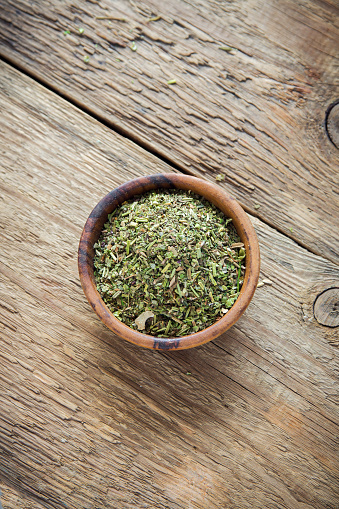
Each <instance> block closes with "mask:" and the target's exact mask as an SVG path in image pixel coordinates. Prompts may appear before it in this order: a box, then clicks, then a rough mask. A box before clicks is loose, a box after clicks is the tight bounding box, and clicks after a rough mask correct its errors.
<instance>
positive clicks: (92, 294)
mask: <svg viewBox="0 0 339 509" xmlns="http://www.w3.org/2000/svg"><path fill="white" fill-rule="evenodd" d="M169 188H176V189H183V190H186V191H188V190H192V191H193V192H195V193H196V194H199V195H201V196H204V197H205V198H206V199H207V200H208V201H210V202H211V203H213V204H214V205H215V206H216V207H218V208H219V209H220V210H221V211H222V212H223V213H224V214H225V215H226V216H227V217H231V218H232V219H233V224H234V226H235V228H236V229H237V232H238V234H239V236H240V238H241V241H242V242H243V243H244V245H245V249H246V271H245V278H244V283H243V285H242V288H241V291H240V294H239V297H238V299H237V300H236V302H235V303H234V304H233V306H232V307H231V309H230V310H229V311H228V312H227V313H226V314H225V315H224V316H223V317H222V318H221V319H220V320H218V321H217V322H216V323H214V324H213V325H211V326H210V327H208V328H206V329H204V330H201V331H199V332H196V333H194V334H190V335H188V336H182V337H178V338H157V337H154V336H150V335H147V334H142V333H140V332H138V331H136V330H133V329H131V328H130V327H128V326H127V325H125V324H123V323H122V322H120V320H118V319H117V318H115V316H114V315H113V314H112V313H111V312H110V310H109V309H108V307H107V306H106V304H105V303H104V301H103V300H102V299H101V297H100V294H99V292H98V291H97V288H96V283H95V278H94V272H93V258H94V248H93V246H94V244H95V243H96V242H97V240H98V238H99V236H100V233H101V230H102V229H103V226H104V223H105V222H106V221H107V216H108V214H110V213H111V212H113V210H114V209H115V208H116V207H117V206H118V205H120V204H121V203H123V202H124V201H126V200H128V199H130V198H132V197H133V196H136V195H138V194H142V193H145V192H147V191H150V190H152V189H169ZM78 267H79V275H80V281H81V285H82V288H83V290H84V293H85V295H86V297H87V300H88V302H89V303H90V305H91V306H92V308H93V309H94V311H95V312H96V314H97V315H98V316H99V318H100V319H101V320H102V321H103V323H104V324H105V325H106V326H107V327H108V328H109V329H111V330H112V331H113V332H114V333H115V334H117V335H118V336H120V337H121V338H123V339H126V340H127V341H130V342H131V343H134V344H136V345H139V346H143V347H146V348H153V349H158V350H183V349H186V348H192V347H194V346H199V345H202V344H204V343H207V342H208V341H211V340H212V339H215V338H216V337H218V336H220V335H221V334H222V333H223V332H225V331H226V330H227V329H229V328H230V327H231V326H232V325H234V324H235V322H236V321H237V320H238V319H239V318H240V316H241V315H242V314H243V312H244V311H245V309H246V308H247V306H248V305H249V303H250V301H251V299H252V297H253V294H254V292H255V289H256V287H257V283H258V279H259V270H260V253H259V244H258V240H257V236H256V233H255V231H254V228H253V226H252V223H251V221H250V219H249V218H248V216H247V215H246V213H245V212H244V210H243V209H242V207H241V206H240V205H239V204H238V203H237V202H236V201H235V200H234V199H233V198H232V197H231V196H230V195H229V194H227V193H226V192H225V191H223V190H222V189H221V188H220V187H218V186H217V185H214V184H211V183H209V182H207V181H205V180H201V179H198V178H196V177H190V176H187V175H180V174H176V173H168V174H157V175H149V176H146V177H140V178H137V179H135V180H131V181H129V182H127V183H126V184H123V185H122V186H120V187H118V188H116V189H114V190H113V191H111V192H110V193H108V194H107V195H106V196H105V197H104V198H103V199H102V200H101V201H100V202H99V203H98V204H97V206H96V207H95V208H94V209H93V211H92V212H91V214H90V216H89V218H88V219H87V222H86V224H85V227H84V230H83V232H82V235H81V238H80V244H79V252H78Z"/></svg>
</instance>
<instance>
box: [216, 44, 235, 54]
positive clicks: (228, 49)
mask: <svg viewBox="0 0 339 509" xmlns="http://www.w3.org/2000/svg"><path fill="white" fill-rule="evenodd" d="M219 49H221V50H222V51H226V53H230V52H231V51H232V50H234V48H232V47H231V46H219Z"/></svg>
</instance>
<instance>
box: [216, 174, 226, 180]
mask: <svg viewBox="0 0 339 509" xmlns="http://www.w3.org/2000/svg"><path fill="white" fill-rule="evenodd" d="M215 180H216V181H217V182H222V181H223V180H225V175H224V174H223V173H218V175H216V177H215Z"/></svg>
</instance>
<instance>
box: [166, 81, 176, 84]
mask: <svg viewBox="0 0 339 509" xmlns="http://www.w3.org/2000/svg"><path fill="white" fill-rule="evenodd" d="M176 82H177V80H168V82H167V85H175V84H176Z"/></svg>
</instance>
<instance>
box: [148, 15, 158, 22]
mask: <svg viewBox="0 0 339 509" xmlns="http://www.w3.org/2000/svg"><path fill="white" fill-rule="evenodd" d="M159 19H161V16H154V18H148V20H147V23H149V22H150V21H159Z"/></svg>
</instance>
